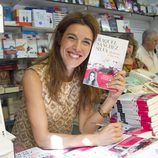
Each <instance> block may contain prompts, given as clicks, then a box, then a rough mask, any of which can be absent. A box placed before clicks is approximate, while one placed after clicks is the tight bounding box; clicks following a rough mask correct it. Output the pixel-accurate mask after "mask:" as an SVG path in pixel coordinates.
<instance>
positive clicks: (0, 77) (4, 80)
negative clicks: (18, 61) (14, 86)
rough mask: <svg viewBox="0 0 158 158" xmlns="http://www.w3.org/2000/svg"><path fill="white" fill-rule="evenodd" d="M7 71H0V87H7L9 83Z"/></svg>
mask: <svg viewBox="0 0 158 158" xmlns="http://www.w3.org/2000/svg"><path fill="white" fill-rule="evenodd" d="M10 77H11V76H10V73H9V71H0V85H8V84H10V82H11V79H10Z"/></svg>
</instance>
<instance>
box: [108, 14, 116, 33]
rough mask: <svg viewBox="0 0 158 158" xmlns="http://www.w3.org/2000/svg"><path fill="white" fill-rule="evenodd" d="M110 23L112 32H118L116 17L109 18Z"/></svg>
mask: <svg viewBox="0 0 158 158" xmlns="http://www.w3.org/2000/svg"><path fill="white" fill-rule="evenodd" d="M108 21H109V25H110V30H111V31H112V32H118V29H117V23H116V19H115V17H113V16H109V19H108Z"/></svg>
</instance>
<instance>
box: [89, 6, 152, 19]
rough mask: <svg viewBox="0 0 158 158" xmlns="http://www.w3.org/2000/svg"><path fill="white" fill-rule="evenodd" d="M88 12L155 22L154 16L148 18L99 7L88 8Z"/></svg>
mask: <svg viewBox="0 0 158 158" xmlns="http://www.w3.org/2000/svg"><path fill="white" fill-rule="evenodd" d="M87 11H90V12H92V13H96V14H116V15H121V16H123V17H124V18H129V19H137V20H145V21H153V20H154V18H153V17H152V16H148V15H141V14H138V13H132V12H126V11H119V10H112V9H106V8H98V7H93V6H87Z"/></svg>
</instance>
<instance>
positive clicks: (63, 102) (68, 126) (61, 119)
mask: <svg viewBox="0 0 158 158" xmlns="http://www.w3.org/2000/svg"><path fill="white" fill-rule="evenodd" d="M29 69H32V70H34V71H35V72H36V73H37V74H38V75H39V78H40V81H41V84H42V97H43V100H44V104H45V110H46V114H47V118H48V128H49V131H50V132H52V133H65V134H70V133H71V131H72V123H73V120H74V119H75V117H76V115H77V110H78V101H79V91H80V86H79V84H80V81H79V78H78V77H77V76H74V77H73V79H72V81H70V82H64V83H63V84H62V86H61V88H60V91H59V92H60V93H59V99H60V100H59V102H60V103H59V102H56V101H54V100H53V99H52V98H51V97H50V96H49V95H48V94H49V93H48V89H47V87H46V82H45V80H44V77H45V73H46V66H44V65H42V64H41V65H34V66H32V67H30V68H29ZM30 93H31V92H30ZM37 99H38V98H37ZM32 106H33V105H32ZM12 133H13V134H14V135H15V136H16V140H15V145H17V146H22V147H24V148H25V149H27V148H31V147H34V146H37V145H36V143H35V141H34V138H33V134H32V131H31V126H30V123H29V120H28V116H27V112H26V107H25V105H23V106H22V107H20V109H19V110H18V111H17V114H16V118H15V124H14V127H13V130H12Z"/></svg>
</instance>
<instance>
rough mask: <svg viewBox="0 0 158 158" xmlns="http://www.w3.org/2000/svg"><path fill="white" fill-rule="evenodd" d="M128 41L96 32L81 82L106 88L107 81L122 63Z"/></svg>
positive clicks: (120, 68)
mask: <svg viewBox="0 0 158 158" xmlns="http://www.w3.org/2000/svg"><path fill="white" fill-rule="evenodd" d="M127 47H128V41H127V40H124V39H119V38H116V37H110V36H106V35H101V34H98V36H97V38H96V40H95V42H94V44H93V46H92V49H91V53H90V57H89V60H88V65H87V68H86V72H85V75H84V80H83V83H84V84H87V85H90V86H93V87H97V88H101V89H106V90H114V89H109V88H108V87H107V83H108V82H109V81H110V80H111V79H112V77H113V76H114V75H115V74H116V73H117V72H118V71H120V70H122V66H123V63H124V58H125V55H126V50H127Z"/></svg>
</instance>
